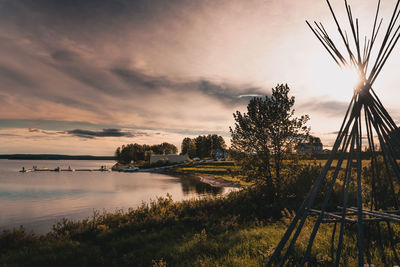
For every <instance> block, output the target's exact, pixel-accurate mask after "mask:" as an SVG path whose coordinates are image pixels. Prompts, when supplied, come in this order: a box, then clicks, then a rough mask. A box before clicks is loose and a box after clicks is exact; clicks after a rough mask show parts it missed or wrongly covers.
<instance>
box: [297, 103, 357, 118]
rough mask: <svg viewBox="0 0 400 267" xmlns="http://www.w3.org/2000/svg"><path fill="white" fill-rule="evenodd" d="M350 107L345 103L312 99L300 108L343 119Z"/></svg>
mask: <svg viewBox="0 0 400 267" xmlns="http://www.w3.org/2000/svg"><path fill="white" fill-rule="evenodd" d="M348 105H349V104H348V103H347V102H344V101H337V100H329V99H327V100H321V99H312V100H309V101H306V102H303V103H301V104H300V105H299V106H298V108H299V109H301V110H304V111H307V112H316V113H318V114H320V115H325V116H329V117H343V116H344V112H345V111H346V109H347V108H348Z"/></svg>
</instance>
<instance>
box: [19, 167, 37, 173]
mask: <svg viewBox="0 0 400 267" xmlns="http://www.w3.org/2000/svg"><path fill="white" fill-rule="evenodd" d="M33 171H34V170H32V169H25V167H22V169H21V170H20V171H19V172H33Z"/></svg>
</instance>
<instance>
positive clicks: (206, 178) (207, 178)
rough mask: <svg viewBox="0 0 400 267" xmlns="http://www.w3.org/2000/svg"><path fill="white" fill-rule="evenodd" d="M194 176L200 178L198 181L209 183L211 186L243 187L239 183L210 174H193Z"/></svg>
mask: <svg viewBox="0 0 400 267" xmlns="http://www.w3.org/2000/svg"><path fill="white" fill-rule="evenodd" d="M194 176H196V177H198V178H200V182H202V183H205V184H209V185H211V186H213V187H235V188H242V187H243V186H242V185H240V184H236V183H233V182H230V181H226V180H224V179H220V178H215V177H214V176H211V175H203V174H195V175H194Z"/></svg>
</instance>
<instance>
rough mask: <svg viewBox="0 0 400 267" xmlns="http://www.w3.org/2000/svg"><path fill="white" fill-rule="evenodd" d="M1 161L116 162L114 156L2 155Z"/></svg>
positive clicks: (0, 156) (0, 155)
mask: <svg viewBox="0 0 400 267" xmlns="http://www.w3.org/2000/svg"><path fill="white" fill-rule="evenodd" d="M0 159H19V160H20V159H31V160H32V159H33V160H61V159H75V160H115V157H113V156H90V155H58V154H0Z"/></svg>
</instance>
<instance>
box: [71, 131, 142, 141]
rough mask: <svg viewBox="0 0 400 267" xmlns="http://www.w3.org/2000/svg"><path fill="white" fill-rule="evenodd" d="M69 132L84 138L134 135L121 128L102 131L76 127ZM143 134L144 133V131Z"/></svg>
mask: <svg viewBox="0 0 400 267" xmlns="http://www.w3.org/2000/svg"><path fill="white" fill-rule="evenodd" d="M67 133H68V134H70V135H74V136H78V137H83V138H89V139H92V138H96V137H134V136H135V135H134V134H132V133H131V132H126V131H122V130H121V129H103V130H101V131H91V130H83V129H75V130H71V131H67ZM142 134H143V133H142Z"/></svg>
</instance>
